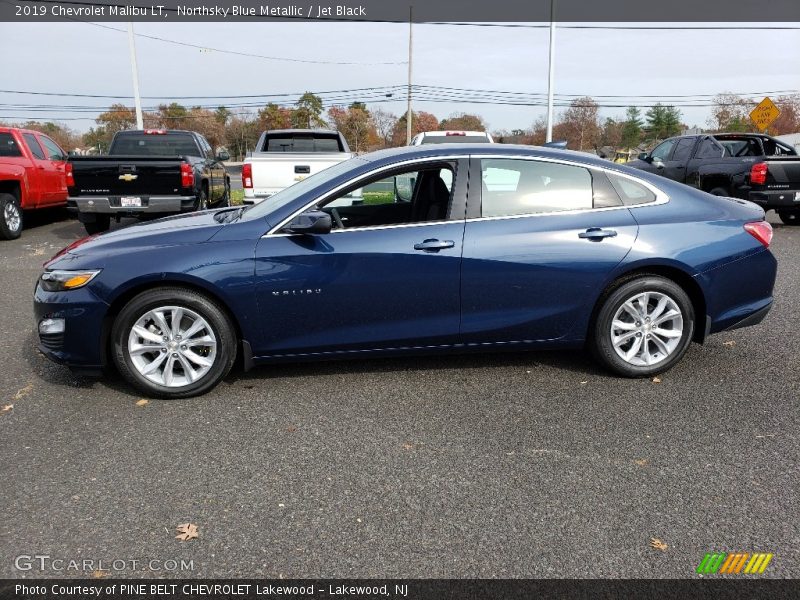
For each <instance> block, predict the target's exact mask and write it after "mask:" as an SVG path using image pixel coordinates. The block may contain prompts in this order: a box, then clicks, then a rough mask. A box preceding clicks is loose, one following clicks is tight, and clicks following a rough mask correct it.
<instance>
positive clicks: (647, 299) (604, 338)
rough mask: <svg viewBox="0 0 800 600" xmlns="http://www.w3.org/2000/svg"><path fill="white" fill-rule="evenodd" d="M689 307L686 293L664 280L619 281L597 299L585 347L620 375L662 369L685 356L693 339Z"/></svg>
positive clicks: (692, 325) (634, 375)
mask: <svg viewBox="0 0 800 600" xmlns="http://www.w3.org/2000/svg"><path fill="white" fill-rule="evenodd" d="M694 318H695V317H694V308H693V307H692V303H691V300H690V299H689V297H688V296H687V295H686V292H684V291H683V289H682V288H681V287H680V286H679V285H677V284H676V283H675V282H673V281H671V280H669V279H666V278H664V277H658V276H655V275H645V276H642V277H638V278H636V279H633V280H631V281H628V282H627V283H624V284H623V285H621V286H620V287H618V288H617V289H616V290H614V291H613V292H611V293H610V294H608V296H607V297H606V298H605V299H604V300H603V303H602V305H601V307H600V310H599V312H598V314H597V319H596V320H595V323H594V325H593V330H592V335H591V340H590V341H591V349H592V351H593V353H594V355H595V357H596V358H597V359H598V360H599V361H600V362H601V363H602V364H603V365H604V366H606V367H607V368H609V369H610V370H612V371H614V372H615V373H617V374H618V375H622V376H624V377H647V376H649V375H653V374H655V373H661V372H663V371H666V370H667V369H669V368H671V367H672V366H673V365H675V364H676V363H677V362H678V361H679V360H680V359H681V358H682V357H683V355H684V354H685V353H686V350H687V349H688V348H689V344H690V343H691V341H692V336H693V335H694Z"/></svg>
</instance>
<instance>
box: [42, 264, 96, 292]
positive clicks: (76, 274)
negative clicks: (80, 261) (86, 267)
mask: <svg viewBox="0 0 800 600" xmlns="http://www.w3.org/2000/svg"><path fill="white" fill-rule="evenodd" d="M99 272H100V269H97V270H96V271H45V272H44V273H42V276H41V277H40V278H39V282H40V283H41V285H42V289H43V290H44V291H46V292H63V291H65V290H76V289H78V288H81V287H83V286H85V285H86V284H87V283H89V282H90V281H91V280H92V279H94V278H95V277H96V276H97V274H98V273H99Z"/></svg>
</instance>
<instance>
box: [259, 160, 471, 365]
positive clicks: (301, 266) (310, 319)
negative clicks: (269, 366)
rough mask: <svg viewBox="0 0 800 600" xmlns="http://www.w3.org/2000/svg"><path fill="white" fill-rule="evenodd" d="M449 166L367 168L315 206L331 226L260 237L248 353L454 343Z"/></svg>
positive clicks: (460, 181) (455, 179) (460, 230)
mask: <svg viewBox="0 0 800 600" xmlns="http://www.w3.org/2000/svg"><path fill="white" fill-rule="evenodd" d="M463 162H464V164H466V161H463ZM457 167H458V165H457V163H446V164H443V163H442V162H441V161H438V162H437V163H435V164H434V163H430V162H424V163H422V164H416V165H412V166H408V167H405V168H404V169H403V170H402V171H400V172H398V171H397V170H396V169H395V170H393V171H392V172H391V173H390V174H387V173H386V172H384V173H381V174H379V175H375V176H373V177H370V178H367V180H365V181H364V182H363V183H361V184H359V185H360V187H358V188H355V189H349V190H345V191H343V192H342V193H340V194H338V195H336V196H334V197H331V198H326V199H323V200H321V201H320V202H319V203H318V204H317V206H315V207H314V208H317V209H320V210H323V211H325V212H328V213H329V214H330V215H331V219H332V222H333V227H334V228H333V230H332V231H331V232H330V233H326V234H315V235H297V234H287V233H284V232H281V231H278V232H274V233H271V234H269V235H266V236H264V237H263V238H261V240H260V242H259V243H258V246H257V248H256V294H257V300H258V308H259V312H260V314H261V315H262V323H261V325H262V331H263V337H262V339H261V340H260V343H258V344H257V345H256V347H255V348H254V351H255V352H254V353H255V355H256V356H275V355H286V354H295V355H304V354H318V353H341V352H345V353H347V352H358V351H369V350H373V349H403V348H411V347H414V348H419V347H428V346H442V345H450V344H454V343H457V341H458V333H459V317H460V314H459V309H460V297H459V295H460V289H459V281H460V266H461V249H462V240H463V235H464V213H463V202H464V198H465V195H466V176H467V169H466V168H464V169H459V168H457ZM454 198H458V201H459V203H460V206H461V207H462V210H461V211H460V215H458V214H457V213H458V212H459V211H456V212H455V213H454V212H453V211H452V207H453V199H454ZM454 214H455V215H456V216H453V215H454Z"/></svg>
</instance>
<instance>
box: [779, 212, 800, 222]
mask: <svg viewBox="0 0 800 600" xmlns="http://www.w3.org/2000/svg"><path fill="white" fill-rule="evenodd" d="M778 217H780V219H781V221H783V224H784V225H800V210H779V211H778Z"/></svg>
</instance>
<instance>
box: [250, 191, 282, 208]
mask: <svg viewBox="0 0 800 600" xmlns="http://www.w3.org/2000/svg"><path fill="white" fill-rule="evenodd" d="M279 191H280V190H278V189H275V190H264V189H260V190H258V193H256V192H255V191H254V190H253V188H245V190H244V200H243V202H244V203H245V204H258V203H259V202H263V201H264V200H266V199H267V198H269V197H270V196H272V195H274V194H276V193H278V192H279Z"/></svg>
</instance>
